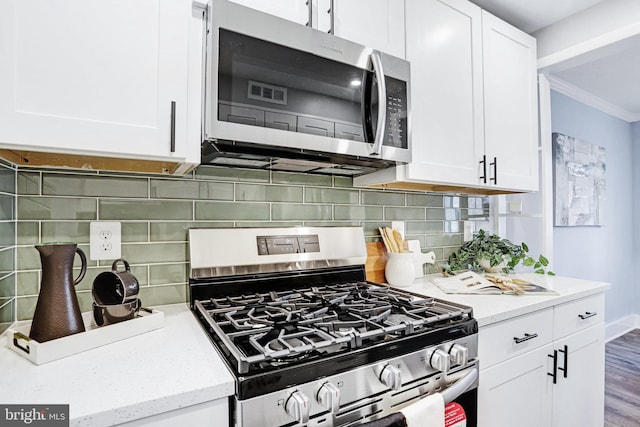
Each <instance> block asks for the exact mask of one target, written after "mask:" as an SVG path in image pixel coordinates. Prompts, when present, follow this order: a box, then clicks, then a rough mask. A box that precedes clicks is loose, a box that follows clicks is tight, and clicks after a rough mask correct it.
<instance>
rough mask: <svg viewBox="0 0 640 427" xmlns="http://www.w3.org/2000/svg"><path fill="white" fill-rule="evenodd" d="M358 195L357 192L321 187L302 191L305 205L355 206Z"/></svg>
mask: <svg viewBox="0 0 640 427" xmlns="http://www.w3.org/2000/svg"><path fill="white" fill-rule="evenodd" d="M359 198H360V195H359V194H358V191H357V190H334V189H330V188H322V187H308V188H306V189H305V191H304V201H305V202H306V203H351V204H357V203H358V201H359V200H358V199H359Z"/></svg>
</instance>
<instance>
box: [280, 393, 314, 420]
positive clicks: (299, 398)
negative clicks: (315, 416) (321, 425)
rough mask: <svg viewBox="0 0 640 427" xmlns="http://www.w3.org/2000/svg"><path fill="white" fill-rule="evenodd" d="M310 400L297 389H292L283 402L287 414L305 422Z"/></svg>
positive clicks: (307, 416) (307, 417) (307, 418)
mask: <svg viewBox="0 0 640 427" xmlns="http://www.w3.org/2000/svg"><path fill="white" fill-rule="evenodd" d="M310 407H311V401H310V400H309V398H308V397H307V396H305V395H304V394H303V393H300V392H299V391H294V392H293V393H291V396H289V399H287V402H286V403H285V404H284V409H285V410H286V411H287V414H289V415H291V416H292V417H293V418H295V419H296V421H298V422H299V423H302V424H306V423H308V422H309V409H310Z"/></svg>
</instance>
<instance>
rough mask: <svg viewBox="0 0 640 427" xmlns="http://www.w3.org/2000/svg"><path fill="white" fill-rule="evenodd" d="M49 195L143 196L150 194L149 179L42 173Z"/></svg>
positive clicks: (44, 192) (45, 190)
mask: <svg viewBox="0 0 640 427" xmlns="http://www.w3.org/2000/svg"><path fill="white" fill-rule="evenodd" d="M42 194H43V195H47V196H89V197H142V198H146V197H148V195H149V191H148V186H147V180H146V179H144V178H126V177H120V176H118V177H114V176H105V175H95V176H87V175H76V174H51V173H44V174H42Z"/></svg>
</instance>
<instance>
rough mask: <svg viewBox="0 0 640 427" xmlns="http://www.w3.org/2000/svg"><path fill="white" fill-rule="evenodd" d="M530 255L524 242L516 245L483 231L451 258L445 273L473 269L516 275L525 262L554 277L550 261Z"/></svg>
mask: <svg viewBox="0 0 640 427" xmlns="http://www.w3.org/2000/svg"><path fill="white" fill-rule="evenodd" d="M528 252H529V248H528V247H527V245H526V244H525V243H524V242H523V243H521V244H519V245H516V244H515V243H512V242H511V241H509V240H508V239H503V238H501V237H500V236H498V235H496V234H489V233H486V232H485V231H484V230H480V231H479V232H478V234H477V235H476V236H475V237H474V238H473V240H471V241H469V242H466V243H465V244H463V245H462V246H461V247H460V249H458V250H457V251H456V252H454V253H453V254H451V256H449V265H448V266H447V268H446V269H445V272H446V273H449V274H451V273H453V272H454V271H456V270H466V269H468V268H472V269H474V270H480V269H482V270H484V271H487V272H490V273H495V272H498V271H502V272H504V273H513V271H514V268H515V267H516V266H517V265H518V264H520V263H522V264H523V265H524V266H525V267H533V269H534V272H535V273H540V274H548V275H554V273H553V272H552V271H546V267H547V266H548V265H549V260H548V259H547V258H545V257H544V256H543V255H540V256H539V257H538V258H537V259H536V258H533V257H531V256H530V255H529V254H528Z"/></svg>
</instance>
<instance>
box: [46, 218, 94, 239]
mask: <svg viewBox="0 0 640 427" xmlns="http://www.w3.org/2000/svg"><path fill="white" fill-rule="evenodd" d="M89 224H90V222H89V221H67V222H56V221H43V222H42V225H41V233H42V237H41V241H42V242H75V243H89ZM38 243H39V242H38Z"/></svg>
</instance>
